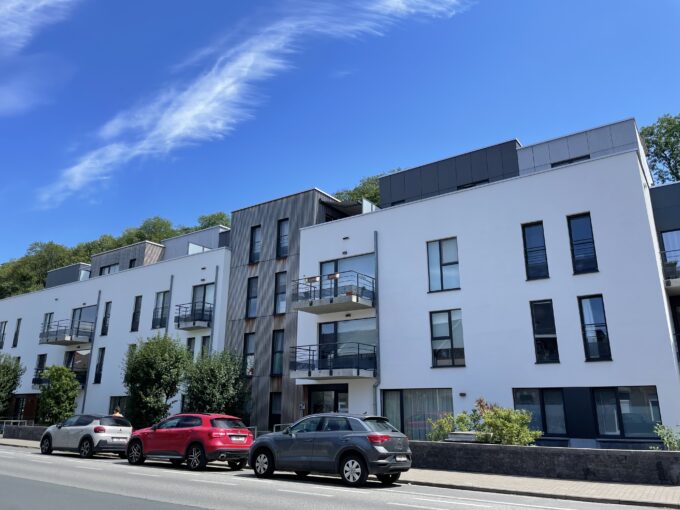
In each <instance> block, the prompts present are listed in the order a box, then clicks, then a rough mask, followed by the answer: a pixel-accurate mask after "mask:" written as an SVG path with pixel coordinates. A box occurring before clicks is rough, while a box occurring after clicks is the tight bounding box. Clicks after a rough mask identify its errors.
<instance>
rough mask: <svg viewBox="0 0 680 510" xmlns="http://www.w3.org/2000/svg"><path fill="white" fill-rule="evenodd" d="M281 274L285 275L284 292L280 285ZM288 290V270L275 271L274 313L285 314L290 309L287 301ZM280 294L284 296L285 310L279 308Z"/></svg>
mask: <svg viewBox="0 0 680 510" xmlns="http://www.w3.org/2000/svg"><path fill="white" fill-rule="evenodd" d="M279 275H283V279H284V283H283V286H284V289H283V292H281V288H280V285H279ZM287 292H288V272H287V271H279V272H278V273H274V315H285V314H286V312H287V311H288V303H287V301H286V297H287ZM280 296H283V311H279V310H278V304H279V297H280Z"/></svg>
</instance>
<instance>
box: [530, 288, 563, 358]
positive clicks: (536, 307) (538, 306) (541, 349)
mask: <svg viewBox="0 0 680 510" xmlns="http://www.w3.org/2000/svg"><path fill="white" fill-rule="evenodd" d="M529 305H530V306H531V321H532V324H533V328H534V348H535V349H536V363H559V362H560V354H559V352H558V350H557V332H556V331H555V316H554V314H553V304H552V301H551V300H549V299H547V300H545V301H532V302H531V303H529Z"/></svg>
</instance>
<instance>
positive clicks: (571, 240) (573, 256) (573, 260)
mask: <svg viewBox="0 0 680 510" xmlns="http://www.w3.org/2000/svg"><path fill="white" fill-rule="evenodd" d="M584 217H587V218H588V222H589V223H590V234H591V237H590V241H591V243H592V245H593V259H594V260H595V269H589V270H587V271H577V270H576V254H575V253H574V247H575V246H574V236H573V232H572V228H571V221H572V220H573V219H578V218H584ZM567 228H568V230H569V249H570V252H571V267H572V270H573V272H574V275H579V274H591V273H597V272H599V270H600V266H599V263H598V260H597V249H596V247H595V232H594V231H593V218H592V217H591V215H590V212H583V213H578V214H570V215H569V216H567Z"/></svg>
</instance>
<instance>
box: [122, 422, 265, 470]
mask: <svg viewBox="0 0 680 510" xmlns="http://www.w3.org/2000/svg"><path fill="white" fill-rule="evenodd" d="M252 444H253V435H252V434H251V432H250V431H249V430H248V429H247V428H246V426H245V425H244V424H243V422H242V421H241V420H240V419H239V418H236V417H234V416H227V415H224V414H176V415H174V416H171V417H170V418H166V419H165V420H163V421H161V422H160V423H157V424H156V425H154V426H152V427H149V428H146V429H141V430H136V431H135V432H134V433H133V434H132V437H131V438H130V441H129V442H128V447H127V458H128V462H129V463H130V464H142V463H143V462H144V461H145V460H146V459H162V460H169V461H170V462H171V463H172V464H173V466H179V465H181V464H182V463H183V462H186V463H187V466H188V467H189V469H191V470H200V469H204V468H205V466H206V465H207V464H208V462H212V461H216V460H219V461H226V462H227V464H228V465H229V467H230V468H231V469H234V470H239V469H242V468H243V467H244V466H245V465H246V462H247V460H248V450H249V449H250V446H251V445H252Z"/></svg>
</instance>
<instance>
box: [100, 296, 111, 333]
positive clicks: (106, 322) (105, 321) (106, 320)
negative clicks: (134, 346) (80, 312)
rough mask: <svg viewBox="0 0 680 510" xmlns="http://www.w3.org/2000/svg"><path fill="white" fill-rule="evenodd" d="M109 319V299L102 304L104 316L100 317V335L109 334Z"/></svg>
mask: <svg viewBox="0 0 680 510" xmlns="http://www.w3.org/2000/svg"><path fill="white" fill-rule="evenodd" d="M110 321H111V301H107V302H106V303H105V304H104V318H103V319H102V330H101V336H106V335H108V334H109V322H110Z"/></svg>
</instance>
